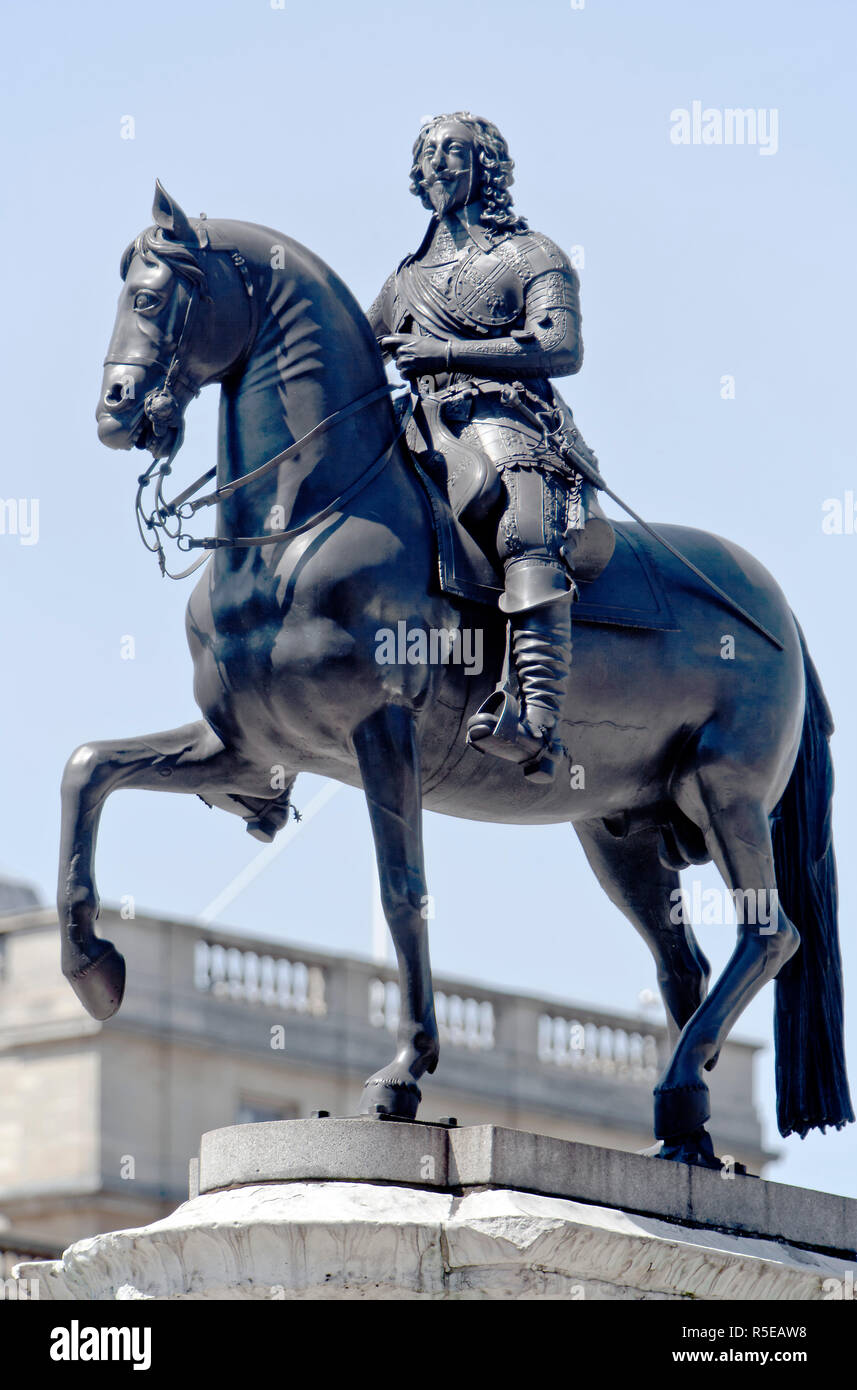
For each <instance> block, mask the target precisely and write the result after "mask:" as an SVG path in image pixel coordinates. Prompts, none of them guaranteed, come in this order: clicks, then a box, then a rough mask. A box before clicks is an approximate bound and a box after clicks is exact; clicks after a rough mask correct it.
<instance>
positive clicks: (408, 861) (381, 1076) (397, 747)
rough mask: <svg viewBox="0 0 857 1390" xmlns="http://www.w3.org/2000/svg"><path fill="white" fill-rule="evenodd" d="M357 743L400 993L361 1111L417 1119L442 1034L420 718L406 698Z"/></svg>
mask: <svg viewBox="0 0 857 1390" xmlns="http://www.w3.org/2000/svg"><path fill="white" fill-rule="evenodd" d="M354 748H355V751H356V753H357V758H358V761H359V764H360V773H361V776H362V779H363V788H364V791H365V793H366V802H367V805H368V807H369V816H370V819H371V821H372V833H373V835H374V838H375V852H376V855H377V860H378V877H379V880H380V885H381V903H382V905H383V908H384V915H385V917H386V918H387V923H388V925H389V928H390V932H391V934H392V937H393V944H394V945H395V948H396V957H397V960H398V965H399V989H400V996H401V1003H400V1013H399V1030H398V1051H397V1053H396V1055H395V1057H394V1058H393V1060H392V1061H391V1062H390V1063H389V1064H388V1065H387V1066H386V1067H383V1068H382V1069H381V1071H379V1072H376V1073H375V1075H374V1076H370V1077H369V1080H368V1081H367V1082H366V1085H365V1088H364V1091H363V1102H362V1105H361V1113H363V1114H372V1113H374V1112H375V1111H376V1110H377V1107H378V1106H383V1107H384V1110H385V1111H386V1112H387V1113H388V1114H391V1115H399V1116H401V1117H404V1118H407V1119H413V1118H414V1116H415V1115H416V1113H417V1107H418V1105H419V1103H420V1099H421V1094H420V1088H419V1086H418V1085H417V1082H418V1080H419V1078H420V1077H421V1076H422V1075H423V1074H424V1073H425V1072H427V1071H428V1072H433V1071H434V1069H435V1067H436V1066H437V1058H438V1033H437V1022H436V1020H435V1013H434V997H433V994H432V982H431V966H430V963H429V948H428V925H427V922H426V902H427V895H426V879H425V867H424V864H423V835H422V795H421V786H420V760H419V749H418V747H417V739H416V731H415V727H414V717H413V715H412V714H411V713H410V711H409V710H406V709H404V708H403V707H402V706H399V705H389V706H387V707H385V708H384V709H382V710H380V711H379V712H378V713H377V714H374V715H371V716H370V717H369V718H368V719H366V720H365V721H364V722H363V723H362V724H361V725H360V726H359V728H358V729H357V730H356V732H355V734H354Z"/></svg>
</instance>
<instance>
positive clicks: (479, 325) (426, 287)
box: [369, 111, 614, 782]
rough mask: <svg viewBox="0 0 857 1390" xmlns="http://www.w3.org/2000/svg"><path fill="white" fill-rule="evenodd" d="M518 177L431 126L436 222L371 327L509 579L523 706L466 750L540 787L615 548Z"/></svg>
mask: <svg viewBox="0 0 857 1390" xmlns="http://www.w3.org/2000/svg"><path fill="white" fill-rule="evenodd" d="M513 167H514V166H513V162H512V160H511V158H510V157H509V151H508V147H507V145H506V142H505V140H504V139H503V137H502V136H501V134H500V132H499V131H498V130H497V128H496V126H494V125H492V124H491V123H490V122H489V121H486V120H483V119H481V118H480V117H476V116H473V115H471V114H470V113H469V112H461V111H459V112H455V113H454V114H452V115H444V116H437V117H435V118H434V119H433V120H431V121H429V122H427V123H426V124H425V125H424V126H423V127H422V129H421V130H420V132H419V135H418V137H417V140H416V143H415V144H414V150H413V164H412V168H411V191H412V192H413V193H414V194H416V196H417V197H419V198H420V200H421V201H422V203H423V205H424V206H425V207H426V208H428V209H430V210H431V213H432V218H431V221H430V223H429V226H428V229H427V231H426V234H425V236H424V238H423V241H422V243H421V245H420V247H419V249H418V250H417V251H416V252H415V253H414V255H411V256H406V257H405V259H404V260H403V261H402V262H401V264H400V265H399V267H398V269H397V270H396V271H395V272H394V274H393V275H391V276H390V277H389V278H388V280H387V281H386V283H385V285H384V287H383V289H382V291H381V293H380V295H379V296H378V298H377V299H376V301H375V303H374V304H373V305H372V308H371V309H370V311H369V318H370V322H371V323H372V326H373V328H374V331H375V336H376V338H377V339H378V341H379V343H380V346H381V349H382V352H383V353H384V354H385V356H386V357H387V358H388V359H389V358H394V359H395V363H396V367H397V368H398V370H399V371H400V372H401V374H402V375H403V376H404V377H406V378H407V379H408V380H409V381H410V383H411V388H412V391H413V392H414V395H415V397H416V401H415V404H416V410H415V421H416V424H417V428H418V430H419V428H420V427H422V430H423V434H424V435H427V436H428V437H429V445H428V457H429V458H433V459H435V460H437V459H440V460H441V461H445V463H446V482H447V485H448V491H449V495H450V501H451V502H452V504H453V509H454V510H455V511H456V512H457V514H458V515H459V518H460V519H461V520H462V521H463V523H464V524H465V525H467V526H468V527H469V529H471V530H472V531H473V533H474V534H477V533H478V531H479V527H480V526H481V527H482V538H483V539H484V534H485V527H486V526H488V527H490V529H491V538H490V539H491V544H492V547H493V548H494V551H495V554H496V557H497V559H498V561H499V564H500V566H501V567H502V570H503V573H504V577H505V588H504V592H503V594H502V596H501V598H500V608H501V609H502V611H503V612H504V613H506V614H507V615H508V618H509V621H510V626H511V654H512V659H513V661H514V665H515V671H516V674H517V677H518V685H519V689H520V702H518V701H517V700H515V699H514V697H512V696H511V695H510V694H508V693H506V694H505V695H504V694H502V693H501V694H498V693H496V692H495V694H494V695H492V696H491V697H489V699H488V700H487V701H485V703H484V704H483V705H482V707H481V708H480V709H479V711H478V712H477V713H476V714H475V715H474V716H473V717H472V718H471V719H470V720H469V721H468V727H467V741H468V742H469V743H470V744H471V745H472V746H473V747H474V748H476V749H478V750H479V751H481V752H484V753H490V754H493V755H495V756H498V757H502V758H507V759H510V760H512V761H514V762H518V763H521V764H522V766H523V769H524V774H525V776H527V777H530V778H532V779H533V780H534V781H540V782H544V781H549V780H550V779H551V778H552V777H553V775H554V773H555V770H556V767H557V765H558V762H559V759H560V756H561V754H562V752H563V749H562V745H561V742H560V739H559V737H558V724H559V720H560V716H561V712H562V706H563V701H564V697H565V694H566V689H567V685H568V680H569V673H570V664H571V602H572V600H573V599H574V598H575V597H576V596H577V588H576V585H575V582H574V575H575V574H576V575H577V576H578V578H580V577H584V578H593V577H594V575H595V573H598V572H599V571H600V569H602V568H603V567H604V565H605V564H606V563H607V561H608V560H609V558H610V554H611V553H612V547H613V541H614V537H613V532H612V528H611V527H610V524H609V522H608V521H607V520H606V518H605V517H604V516H603V514H602V513H601V512H600V508H598V504H597V501H596V500H595V495H594V492H592V491H591V489H589V488H588V487H587V488H586V489H584V487H583V484H582V479H581V477H580V475H579V474H578V473H577V472H575V470H574V467H573V463H572V462H570V460H569V457H568V450H569V446H572V447H573V448H574V449H576V450H577V451H578V453H579V455H582V457H583V458H585V459H586V460H587V462H588V463H590V465H591V466H592V467H594V468H596V469H597V460H596V459H595V456H594V455H593V454H592V453H591V452H590V451H589V450H588V449H587V447H586V445H585V444H584V443H583V440H582V439H581V437H580V434H579V432H578V431H577V429H576V427H575V424H574V420H573V418H572V415H571V411H570V410H569V408H568V406H567V405H566V404H565V402H564V401H562V399H561V398H560V397H559V395H558V393H557V392H556V391H555V390H554V388H553V387H552V385H551V381H550V378H551V377H554V376H569V375H572V374H573V373H575V372H578V371H579V370H580V366H581V363H582V360H583V343H582V340H581V335H580V302H579V281H578V277H577V273H576V271H575V270H574V269H573V267H572V266H571V264H570V262H569V260H568V258H567V257H566V256H565V254H564V253H563V252H562V251H561V250H560V249H559V247H558V246H556V245H555V244H554V243H553V242H552V241H550V240H549V239H548V238H547V237H545V236H542V235H540V234H539V233H536V232H532V231H530V229H529V228H528V226H527V223H526V222H525V220H524V219H523V218H522V217H520V216H518V215H517V213H516V212H515V210H514V208H513V206H512V199H511V196H510V194H509V191H508V190H509V186H510V184H511V183H512V182H513V180H512V170H513ZM411 442H412V441H411ZM417 457H419V454H418V453H417ZM480 464H481V468H480ZM593 523H594V524H593ZM584 537H585V538H586V543H585V544H584Z"/></svg>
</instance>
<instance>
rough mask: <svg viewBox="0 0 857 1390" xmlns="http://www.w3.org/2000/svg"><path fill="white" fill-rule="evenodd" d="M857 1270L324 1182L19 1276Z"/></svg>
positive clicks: (51, 1282) (598, 1210)
mask: <svg viewBox="0 0 857 1390" xmlns="http://www.w3.org/2000/svg"><path fill="white" fill-rule="evenodd" d="M854 1269H855V1266H854V1264H853V1263H851V1262H847V1261H844V1260H839V1259H834V1258H832V1257H828V1256H823V1255H817V1254H813V1253H811V1252H808V1251H806V1250H802V1249H800V1248H797V1247H795V1246H790V1245H786V1244H781V1243H779V1242H777V1241H773V1240H761V1239H751V1238H748V1237H742V1236H729V1235H721V1234H718V1233H716V1232H712V1231H700V1230H695V1229H691V1228H690V1227H687V1226H679V1225H674V1224H671V1223H668V1222H664V1221H658V1220H655V1219H652V1218H648V1217H640V1216H631V1215H628V1214H627V1213H625V1212H622V1211H616V1210H611V1209H608V1208H605V1207H596V1206H588V1205H586V1204H584V1203H581V1202H573V1201H569V1200H566V1199H564V1198H557V1197H542V1196H537V1195H534V1194H530V1193H525V1192H516V1191H510V1190H502V1189H499V1190H489V1191H482V1192H474V1193H471V1194H469V1195H467V1196H464V1197H454V1196H451V1195H449V1194H447V1193H442V1192H431V1191H424V1190H419V1189H416V1188H409V1187H397V1186H392V1185H379V1184H372V1183H346V1182H318V1183H264V1184H260V1185H257V1186H248V1187H240V1188H235V1189H232V1190H231V1191H224V1192H214V1193H208V1194H205V1195H203V1196H201V1197H196V1198H194V1199H193V1200H192V1201H189V1202H185V1203H184V1204H183V1205H182V1206H180V1207H179V1208H178V1209H177V1211H175V1212H174V1213H173V1214H172V1215H171V1216H169V1217H167V1218H166V1219H165V1220H163V1221H157V1222H155V1223H154V1224H152V1225H151V1226H145V1227H141V1228H139V1229H137V1230H127V1231H114V1232H111V1233H109V1234H106V1235H100V1236H95V1237H93V1238H92V1239H89V1240H82V1241H78V1242H77V1244H75V1245H72V1246H71V1247H70V1248H69V1249H68V1250H67V1251H66V1253H65V1255H64V1256H63V1258H62V1260H57V1261H44V1262H31V1263H27V1264H21V1265H19V1266H18V1267H17V1270H16V1275H17V1277H18V1278H26V1279H33V1278H38V1279H39V1297H40V1298H41V1299H43V1300H45V1299H55V1300H69V1299H71V1300H78V1301H91V1300H114V1299H116V1300H123V1299H157V1300H173V1299H188V1300H200V1299H222V1300H226V1299H320V1298H321V1299H532V1298H548V1299H598V1300H604V1299H665V1298H667V1299H668V1298H682V1297H694V1298H698V1299H713V1300H720V1299H748V1300H749V1299H752V1300H756V1299H776V1300H792V1299H823V1298H825V1297H829V1296H830V1294H829V1292H826V1291H825V1283H824V1281H825V1280H830V1279H842V1278H844V1277H845V1276H846V1275H847V1274H848V1272H849V1271H850V1273H851V1275H852V1277H853V1274H854ZM829 1288H830V1286H829V1285H828V1290H829Z"/></svg>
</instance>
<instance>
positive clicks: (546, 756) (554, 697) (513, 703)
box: [467, 601, 571, 783]
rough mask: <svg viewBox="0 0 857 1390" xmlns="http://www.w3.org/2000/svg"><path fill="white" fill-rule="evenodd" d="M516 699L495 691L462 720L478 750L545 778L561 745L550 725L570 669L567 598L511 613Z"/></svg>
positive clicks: (554, 765) (549, 776)
mask: <svg viewBox="0 0 857 1390" xmlns="http://www.w3.org/2000/svg"><path fill="white" fill-rule="evenodd" d="M510 621H511V624H512V660H513V662H514V665H515V671H516V673H517V676H518V685H519V687H520V700H518V699H516V697H515V696H514V695H512V694H511V693H510V692H509V691H501V690H498V691H495V692H494V694H493V695H491V696H489V698H488V699H487V700H486V701H485V702H484V703H483V704H482V705H481V706H480V708H479V709H478V710H477V712H476V714H474V715H473V716H472V717H471V718H470V719H469V720H468V723H467V742H468V743H469V744H471V745H472V746H473V747H474V748H476V749H478V751H479V752H480V753H490V754H492V755H493V756H495V757H498V758H505V759H507V760H508V761H510V762H516V763H521V764H522V765H523V770H524V776H525V777H526V778H527V779H528V780H529V781H532V782H536V783H542V782H550V781H551V780H552V779H553V777H554V774H555V772H556V769H557V766H558V764H559V762H560V760H561V757H562V753H563V748H562V744H561V742H560V740H559V739H558V738H557V737H556V736H555V731H556V729H557V726H558V724H559V720H560V717H561V715H562V707H563V703H564V701H565V694H566V690H567V689H568V680H569V675H570V670H571V604H570V603H569V602H567V601H560V602H554V603H545V604H542V605H541V606H539V607H537V608H530V609H528V610H527V611H526V612H523V613H513V614H511V615H510Z"/></svg>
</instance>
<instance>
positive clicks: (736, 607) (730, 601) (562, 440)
mask: <svg viewBox="0 0 857 1390" xmlns="http://www.w3.org/2000/svg"><path fill="white" fill-rule="evenodd" d="M548 438H549V439H550V441H551V442H552V443H553V444H554V445H555V447H557V448H559V450H560V452H561V453H562V454H563V455H564V457H565V458H567V459H568V461H569V462H570V463H571V464H572V465H573V467H574V470H575V472H576V473H580V474H581V475H582V476H583V477H584V478H585V479H586V480H587V482H590V483H591V484H592V486H593V487H594V488H598V489H599V491H601V492H603V493H606V495H607V496H608V497H610V498H612V500H613V501H614V502H615V503H617V505H618V506H620V507H621V508H622V510H623V511H625V512H627V513H628V515H629V516H630V517H633V519H634V521H636V522H637V524H638V526H642V528H643V530H644V531H645V532H646V533H647V534H648V535H650V536H651V537H652V539H653V540H656V541H657V542H658V544H659V545H662V546H663V547H664V549H665V550H668V551H669V553H670V555H674V556H675V558H676V559H677V560H680V561H681V563H682V564H683V565H686V566H687V568H688V569H689V570H690V571H691V573H693V574H695V575H696V577H697V579H701V580H702V582H703V584H707V585H708V587H709V589H711V590H712V591H713V592H714V593H715V594H716V595H717V597H718V598H719V599H721V600H722V602H723V603H725V604H726V605H727V606H728V607H729V608H731V609H732V611H733V613H737V614H738V616H739V617H741V618H743V619H744V622H745V623H749V625H750V627H754V628H755V629H756V631H757V632H759V633H761V635H762V636H763V637H766V638H767V639H768V641H769V642H771V643H772V644H773V645H774V646H775V647H776V648H777V650H778V651H784V650H785V649H784V647H783V644H782V642H781V641H780V639H779V638H778V637H775V636H774V634H773V633H772V632H769V631H768V629H767V628H766V627H765V625H764V623H760V622H759V620H758V618H754V617H753V615H752V613H748V612H747V610H746V608H742V607H741V604H740V603H738V602H737V601H736V600H735V599H734V598H731V597H730V595H729V594H727V593H726V591H725V590H724V589H721V587H720V585H719V584H715V582H714V580H713V579H709V577H708V575H707V574H705V573H704V572H703V571H702V570H701V569H700V568H699V566H698V565H695V564H694V563H693V561H692V560H688V558H687V556H686V555H682V553H681V551H680V550H676V548H675V546H674V545H671V544H670V542H669V541H668V540H667V539H666V537H665V536H662V535H661V534H660V532H659V531H656V530H655V528H654V526H650V525H649V523H648V522H647V521H644V520H643V518H642V517H641V516H640V515H639V513H638V512H635V511H634V508H633V507H629V506H628V503H627V502H623V501H622V498H621V497H619V495H618V494H617V493H615V492H614V491H613V489H612V488H610V487H608V486H607V484H606V483H605V481H604V479H603V478H602V476H601V474H600V473H599V472H598V471H597V469H595V468H593V466H592V464H591V463H590V462H589V460H588V459H586V458H584V456H583V454H582V453H581V452H580V450H579V449H578V448H577V447H576V446H575V444H574V443H573V442H572V441H571V440H569V438H568V436H567V435H566V434H565V432H564V431H562V432H560V431H555V432H553V433H552V434H548Z"/></svg>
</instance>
